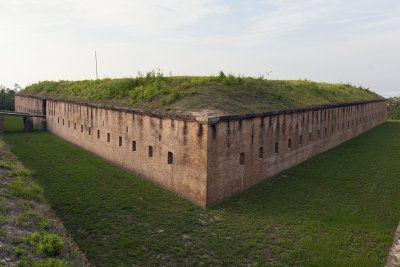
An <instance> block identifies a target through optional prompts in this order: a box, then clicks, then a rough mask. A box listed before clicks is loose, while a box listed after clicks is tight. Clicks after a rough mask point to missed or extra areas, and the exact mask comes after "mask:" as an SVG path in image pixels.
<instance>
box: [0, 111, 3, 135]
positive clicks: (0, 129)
mask: <svg viewBox="0 0 400 267" xmlns="http://www.w3.org/2000/svg"><path fill="white" fill-rule="evenodd" d="M3 133H4V122H3V116H2V115H0V134H3Z"/></svg>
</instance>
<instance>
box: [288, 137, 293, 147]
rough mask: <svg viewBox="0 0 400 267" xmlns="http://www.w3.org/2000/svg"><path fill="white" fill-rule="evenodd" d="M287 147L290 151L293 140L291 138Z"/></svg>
mask: <svg viewBox="0 0 400 267" xmlns="http://www.w3.org/2000/svg"><path fill="white" fill-rule="evenodd" d="M287 147H288V148H289V149H290V148H292V139H291V138H289V139H288V141H287Z"/></svg>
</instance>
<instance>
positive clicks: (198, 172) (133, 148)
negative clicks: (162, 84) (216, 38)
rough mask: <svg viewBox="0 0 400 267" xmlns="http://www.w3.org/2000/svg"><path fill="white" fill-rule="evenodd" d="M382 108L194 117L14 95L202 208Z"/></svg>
mask: <svg viewBox="0 0 400 267" xmlns="http://www.w3.org/2000/svg"><path fill="white" fill-rule="evenodd" d="M386 107H387V102H386V100H378V101H368V102H357V103H346V104H338V105H326V106H318V107H311V108H303V109H293V110H285V111H277V112H264V113H256V114H244V115H232V116H217V117H207V116H200V117H195V116H192V115H181V114H176V113H169V112H153V111H145V110H138V109H129V108H118V107H110V106H102V105H96V104H85V103H77V102H72V101H66V100H54V99H41V98H37V97H27V96H20V95H17V96H16V97H15V108H16V111H19V112H27V113H32V114H45V115H46V124H47V129H48V130H49V131H50V132H52V133H54V134H56V135H58V136H60V137H61V138H63V139H65V140H67V141H69V142H71V143H74V144H76V145H78V146H80V147H82V148H84V149H86V150H88V151H91V152H93V153H95V154H97V155H99V156H101V157H103V158H105V159H107V160H109V161H111V162H114V163H116V164H118V165H120V166H122V167H124V168H127V169H129V170H131V171H133V172H134V173H137V174H139V175H140V176H142V177H145V178H147V179H149V180H151V181H153V182H155V183H157V184H160V185H162V186H164V187H166V188H168V189H170V190H172V191H174V192H176V193H178V194H180V195H182V196H184V197H186V198H188V199H190V200H192V201H194V202H196V203H198V204H199V205H201V206H204V207H209V206H212V205H214V204H216V203H218V202H220V201H222V200H224V199H227V198H229V197H231V196H232V195H234V194H236V193H238V192H241V191H243V190H245V189H246V188H248V187H249V186H251V185H254V184H256V183H258V182H259V181H261V180H264V179H265V178H267V177H270V176H272V175H274V174H276V173H278V172H280V171H282V170H284V169H287V168H289V167H291V166H293V165H296V164H298V163H300V162H302V161H304V160H306V159H308V158H310V157H312V156H314V155H316V154H318V153H321V152H323V151H325V150H327V149H330V148H332V147H334V146H336V145H338V144H340V143H342V142H344V141H346V140H348V139H350V138H352V137H355V136H357V135H359V134H361V133H363V132H365V131H367V130H369V129H371V128H373V127H375V126H377V125H379V124H381V123H383V122H385V121H386V112H387V111H386V110H387V108H386ZM35 123H36V124H38V125H40V126H43V123H42V122H41V121H40V119H37V120H36V121H35Z"/></svg>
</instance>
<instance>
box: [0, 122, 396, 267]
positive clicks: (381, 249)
mask: <svg viewBox="0 0 400 267" xmlns="http://www.w3.org/2000/svg"><path fill="white" fill-rule="evenodd" d="M5 128H6V133H5V134H4V135H3V138H4V139H5V141H6V142H7V143H8V144H9V145H10V146H11V149H12V151H13V153H15V154H16V155H17V157H18V158H19V159H21V160H22V161H23V162H24V164H25V166H26V167H28V168H30V169H31V170H33V171H34V172H35V174H34V177H35V179H37V181H38V182H39V183H41V184H42V185H43V186H44V189H45V195H46V197H47V199H48V201H49V203H50V204H51V206H52V208H53V209H54V210H55V211H56V212H57V215H58V216H59V218H60V219H61V220H62V221H63V223H64V225H65V226H66V228H67V229H68V231H69V232H70V233H71V235H72V236H73V238H74V239H75V241H76V242H77V244H78V246H79V247H80V248H81V249H82V251H83V252H84V253H85V254H86V256H87V257H88V259H89V260H90V261H91V262H92V263H93V264H94V265H96V266H116V265H129V266H131V265H132V263H135V264H137V265H140V266H142V265H171V266H174V265H178V266H182V265H200V264H205V265H213V266H215V265H217V266H218V265H257V264H258V265H262V266H264V265H282V266H287V265H307V266H309V265H318V266H326V265H330V266H332V265H333V266H335V265H336V266H383V265H384V264H385V262H386V259H387V256H388V252H389V249H390V246H391V244H392V241H393V237H394V232H395V230H396V227H397V224H398V223H399V219H400V122H395V121H390V122H387V123H385V124H383V125H381V126H379V127H377V128H375V129H373V130H371V131H369V132H367V133H365V134H363V135H361V136H359V137H357V138H354V139H352V140H350V141H348V142H346V143H344V144H342V145H340V146H338V147H336V148H334V149H332V150H330V151H328V152H325V153H322V154H320V155H318V156H316V157H314V158H312V159H311V160H308V161H306V162H304V163H303V164H300V165H298V166H296V167H294V168H291V169H289V170H287V171H284V172H282V173H280V174H279V175H276V176H274V177H272V178H270V179H268V180H266V181H264V182H261V183H259V184H257V185H256V186H253V187H252V188H250V189H249V190H247V191H245V192H243V193H241V194H239V195H237V196H235V197H233V198H231V199H230V200H228V201H225V202H223V203H221V204H219V205H217V206H215V207H213V208H210V209H207V210H205V209H202V208H199V207H197V206H196V205H194V204H192V203H191V202H189V201H187V200H185V199H183V198H181V197H179V196H177V195H175V194H173V193H171V192H169V191H167V190H165V189H163V188H160V187H158V186H156V185H154V184H152V183H151V182H148V181H146V180H144V179H142V178H140V177H138V176H135V175H134V174H132V173H130V172H128V171H126V170H124V169H121V168H119V167H117V166H115V165H113V164H110V163H108V162H106V161H104V160H103V159H101V158H99V157H97V156H94V155H92V154H90V153H89V152H86V151H84V150H82V149H80V148H78V147H76V146H74V145H71V144H69V143H67V142H65V141H63V140H61V139H60V138H58V137H56V136H54V135H52V134H50V133H48V132H45V131H41V130H37V131H35V132H34V133H24V132H22V122H21V121H20V119H17V118H12V117H5Z"/></svg>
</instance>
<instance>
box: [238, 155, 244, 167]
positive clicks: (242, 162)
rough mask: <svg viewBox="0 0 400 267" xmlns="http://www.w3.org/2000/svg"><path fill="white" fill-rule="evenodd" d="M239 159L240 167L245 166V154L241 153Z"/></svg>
mask: <svg viewBox="0 0 400 267" xmlns="http://www.w3.org/2000/svg"><path fill="white" fill-rule="evenodd" d="M239 158H240V159H239V163H240V165H243V164H244V152H242V153H240V157H239Z"/></svg>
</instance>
